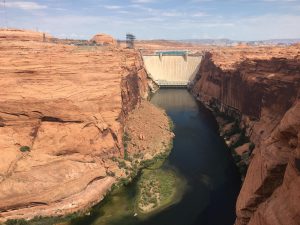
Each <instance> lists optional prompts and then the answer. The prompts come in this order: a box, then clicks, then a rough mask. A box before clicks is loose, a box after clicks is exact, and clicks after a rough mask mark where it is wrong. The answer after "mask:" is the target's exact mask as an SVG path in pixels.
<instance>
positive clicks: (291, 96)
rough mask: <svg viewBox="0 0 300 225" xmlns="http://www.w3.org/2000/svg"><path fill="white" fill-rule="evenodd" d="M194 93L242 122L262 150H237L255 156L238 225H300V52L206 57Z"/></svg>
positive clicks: (239, 51) (248, 51)
mask: <svg viewBox="0 0 300 225" xmlns="http://www.w3.org/2000/svg"><path fill="white" fill-rule="evenodd" d="M191 89H192V92H193V93H194V95H195V96H197V98H198V99H199V100H200V101H202V102H203V103H205V104H206V105H208V106H210V107H211V108H213V109H215V110H216V111H218V112H220V113H222V114H223V115H226V116H230V117H231V118H232V117H233V118H234V119H235V120H236V121H238V123H239V124H238V125H239V126H238V127H239V129H240V130H243V131H244V133H245V135H246V136H248V137H249V138H250V140H251V142H252V143H253V145H252V146H254V145H255V146H256V147H255V149H254V150H253V149H248V150H247V146H238V145H237V146H236V147H238V149H237V153H240V154H242V155H243V154H245V152H247V154H249V155H250V158H249V159H248V160H249V161H250V165H249V168H248V171H247V175H246V178H245V181H244V183H243V186H242V189H241V192H240V194H239V197H238V201H237V205H236V210H237V220H236V225H246V224H251V225H286V224H289V225H296V224H298V225H299V223H300V222H299V221H300V192H299V184H300V183H299V181H300V166H299V165H300V164H299V161H300V154H299V153H300V97H299V94H300V91H299V90H300V48H299V47H298V46H291V47H264V48H263V47H257V48H251V47H238V48H223V49H220V50H218V51H212V52H210V53H206V54H205V57H204V59H203V62H202V65H201V68H200V71H199V74H198V76H197V78H196V80H195V82H194V84H193V86H192V87H191ZM227 126H228V123H227ZM225 131H226V129H225ZM233 134H234V133H233ZM233 134H231V137H232V135H233ZM241 144H243V143H240V145H241ZM249 145H250V143H249V144H248V147H249ZM252 150H253V151H252Z"/></svg>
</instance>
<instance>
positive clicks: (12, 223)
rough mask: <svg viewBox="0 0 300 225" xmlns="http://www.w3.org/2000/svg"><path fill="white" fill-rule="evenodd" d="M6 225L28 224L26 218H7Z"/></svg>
mask: <svg viewBox="0 0 300 225" xmlns="http://www.w3.org/2000/svg"><path fill="white" fill-rule="evenodd" d="M5 224H6V225H29V223H28V222H27V221H26V220H23V219H22V220H8V221H6V223H5Z"/></svg>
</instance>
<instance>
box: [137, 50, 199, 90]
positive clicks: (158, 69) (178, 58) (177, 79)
mask: <svg viewBox="0 0 300 225" xmlns="http://www.w3.org/2000/svg"><path fill="white" fill-rule="evenodd" d="M142 56H143V60H144V64H145V68H146V70H147V72H148V75H149V76H150V77H151V78H152V79H153V80H154V82H156V83H157V84H158V85H159V86H161V87H186V86H187V85H188V84H189V83H190V82H192V81H193V80H194V78H195V76H196V74H197V73H198V71H199V68H200V64H201V61H202V53H199V54H193V55H192V54H189V52H188V51H174V50H172V51H156V52H155V53H154V54H142Z"/></svg>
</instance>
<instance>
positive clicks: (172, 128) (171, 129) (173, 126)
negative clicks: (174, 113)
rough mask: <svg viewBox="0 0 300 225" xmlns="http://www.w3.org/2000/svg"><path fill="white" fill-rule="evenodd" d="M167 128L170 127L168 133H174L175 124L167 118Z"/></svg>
mask: <svg viewBox="0 0 300 225" xmlns="http://www.w3.org/2000/svg"><path fill="white" fill-rule="evenodd" d="M169 127H170V131H174V130H175V124H174V123H173V121H172V120H171V118H169Z"/></svg>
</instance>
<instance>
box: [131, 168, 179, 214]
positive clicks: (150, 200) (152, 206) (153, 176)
mask: <svg viewBox="0 0 300 225" xmlns="http://www.w3.org/2000/svg"><path fill="white" fill-rule="evenodd" d="M176 182H177V178H176V174H175V173H174V172H173V171H171V170H162V169H158V170H147V169H146V170H144V171H143V173H142V175H141V178H140V180H139V183H138V192H139V193H138V196H137V199H136V208H137V211H139V212H140V213H149V212H152V211H155V210H157V209H159V208H162V207H165V206H167V205H168V204H170V203H171V202H172V200H173V197H174V196H175V194H176V188H175V187H176Z"/></svg>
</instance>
